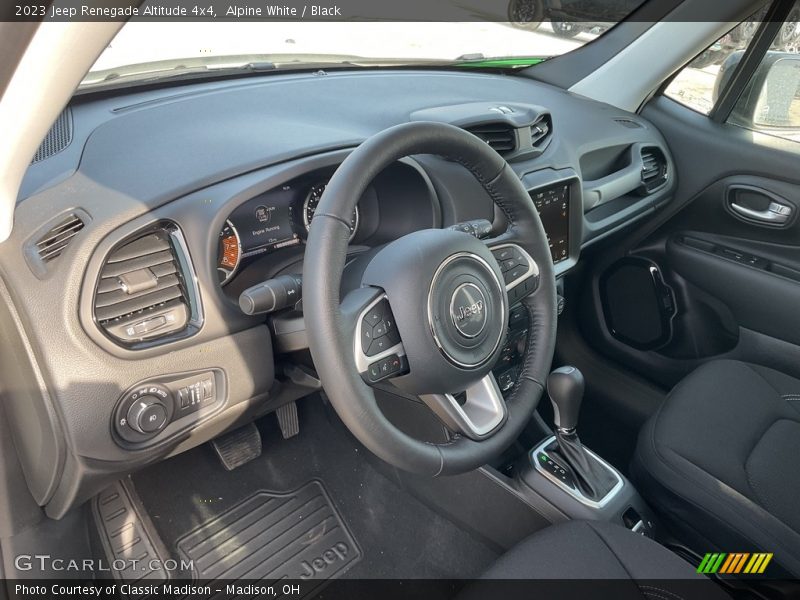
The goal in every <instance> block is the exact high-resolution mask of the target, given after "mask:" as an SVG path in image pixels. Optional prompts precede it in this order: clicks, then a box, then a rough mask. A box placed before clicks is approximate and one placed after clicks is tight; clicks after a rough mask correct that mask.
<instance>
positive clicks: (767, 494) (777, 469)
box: [631, 360, 800, 577]
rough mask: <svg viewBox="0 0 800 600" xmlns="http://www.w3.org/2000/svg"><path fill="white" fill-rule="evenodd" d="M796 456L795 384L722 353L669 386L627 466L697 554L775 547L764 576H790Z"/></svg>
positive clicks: (796, 560)
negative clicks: (715, 359)
mask: <svg viewBox="0 0 800 600" xmlns="http://www.w3.org/2000/svg"><path fill="white" fill-rule="evenodd" d="M798 458H800V381H798V380H796V379H794V378H792V377H789V376H787V375H785V374H783V373H780V372H778V371H774V370H772V369H768V368H766V367H761V366H757V365H752V364H748V363H743V362H738V361H727V360H725V361H722V360H720V361H713V362H710V363H707V364H705V365H704V366H702V367H700V368H698V369H697V370H695V371H694V372H693V373H691V374H690V375H689V376H688V377H686V378H685V379H684V380H683V381H682V382H681V383H679V384H678V385H677V386H676V387H675V389H674V390H673V391H672V393H671V394H670V395H669V397H668V398H667V399H666V401H665V402H664V404H663V405H662V406H661V408H660V409H659V411H658V412H657V413H656V414H655V415H653V417H652V418H651V419H650V420H649V421H648V422H647V424H646V425H645V426H644V428H643V429H642V431H641V433H640V436H639V442H638V445H637V449H636V454H635V456H634V460H633V464H632V468H631V470H632V475H633V478H634V480H635V481H636V483H637V484H638V486H639V488H640V491H641V492H642V493H643V495H644V496H645V497H646V498H647V499H648V500H649V501H650V502H651V503H652V504H654V505H655V506H656V507H657V508H658V509H659V511H660V513H661V514H662V516H664V517H665V518H666V519H667V521H668V522H669V524H671V525H672V526H673V528H674V529H675V530H676V533H678V534H679V535H680V537H681V538H682V539H683V541H685V542H686V543H688V544H689V545H690V546H691V547H693V549H694V550H696V551H697V552H698V553H701V554H702V553H705V552H711V551H722V552H735V551H744V552H752V551H763V552H773V553H774V554H775V556H774V559H773V562H774V563H775V566H774V568H771V569H770V571H771V572H772V573H771V574H774V575H778V576H780V575H785V574H787V573H780V572H779V571H780V569H781V568H782V569H784V570H785V571H786V572H788V574H790V575H792V576H795V577H797V576H800V511H799V510H798V509H797V506H798V500H797V499H798V498H799V497H800V469H798V468H797V460H798ZM768 574H769V573H768Z"/></svg>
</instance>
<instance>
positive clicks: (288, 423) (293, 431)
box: [275, 402, 300, 440]
mask: <svg viewBox="0 0 800 600" xmlns="http://www.w3.org/2000/svg"><path fill="white" fill-rule="evenodd" d="M275 415H276V416H277V417H278V425H280V427H281V435H282V436H283V439H285V440H288V439H289V438H291V437H294V436H296V435H297V434H298V433H300V418H299V417H298V416H297V402H289V403H288V404H284V405H283V406H281V407H280V408H278V409H277V410H276V411H275Z"/></svg>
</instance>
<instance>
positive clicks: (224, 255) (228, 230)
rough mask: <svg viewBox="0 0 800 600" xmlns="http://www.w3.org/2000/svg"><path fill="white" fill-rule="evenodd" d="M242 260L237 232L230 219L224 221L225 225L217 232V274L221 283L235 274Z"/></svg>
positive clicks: (240, 244) (223, 283) (226, 281)
mask: <svg viewBox="0 0 800 600" xmlns="http://www.w3.org/2000/svg"><path fill="white" fill-rule="evenodd" d="M241 260H242V242H241V240H240V239H239V232H238V231H236V227H234V226H233V223H231V222H230V221H225V226H224V227H223V228H222V231H220V232H219V246H218V247H217V275H218V277H219V282H220V284H221V285H225V284H226V283H228V282H229V281H230V280H231V277H233V276H234V275H235V274H236V270H237V269H238V268H239V263H240V262H241Z"/></svg>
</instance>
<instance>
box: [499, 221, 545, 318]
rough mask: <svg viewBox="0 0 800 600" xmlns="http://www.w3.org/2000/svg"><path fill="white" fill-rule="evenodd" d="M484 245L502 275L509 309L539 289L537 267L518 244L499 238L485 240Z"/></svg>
mask: <svg viewBox="0 0 800 600" xmlns="http://www.w3.org/2000/svg"><path fill="white" fill-rule="evenodd" d="M486 245H487V246H488V247H489V250H491V251H492V255H493V256H494V258H495V260H496V261H497V264H498V265H500V271H501V272H502V273H503V284H504V285H505V288H506V294H508V305H509V307H510V306H513V305H514V304H516V303H517V302H520V301H521V300H522V299H523V298H525V297H526V296H529V295H530V294H532V293H533V292H535V291H536V289H537V288H538V287H539V276H540V275H539V265H538V264H536V261H535V260H533V258H531V255H530V254H528V252H527V250H525V248H524V247H523V246H522V245H521V244H520V243H517V242H515V241H513V239H512V238H510V237H509V238H506V237H505V236H501V237H500V238H494V239H490V240H486Z"/></svg>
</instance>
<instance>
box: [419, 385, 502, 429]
mask: <svg viewBox="0 0 800 600" xmlns="http://www.w3.org/2000/svg"><path fill="white" fill-rule="evenodd" d="M420 399H421V400H422V401H423V402H424V403H425V404H427V405H428V408H430V409H431V410H432V411H433V412H434V413H435V414H436V416H438V417H439V419H441V421H442V422H443V423H444V424H445V425H446V426H447V427H448V428H449V429H451V430H452V431H455V432H457V433H461V434H462V435H464V436H466V437H468V438H470V439H472V440H477V441H479V440H483V439H486V438H487V437H489V436H491V435H492V434H493V433H494V432H495V431H496V430H497V429H498V428H500V427H501V426H502V425H503V423H504V422H505V420H506V417H507V414H508V413H507V410H506V403H505V401H504V400H503V394H502V393H501V392H500V387H499V386H498V385H497V381H496V380H495V378H494V375H493V374H492V373H489V374H488V375H486V376H485V377H483V378H482V379H480V380H478V381H477V382H475V383H474V384H473V385H471V386H470V387H468V388H467V389H466V390H465V391H463V392H462V393H460V394H425V395H421V396H420Z"/></svg>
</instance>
